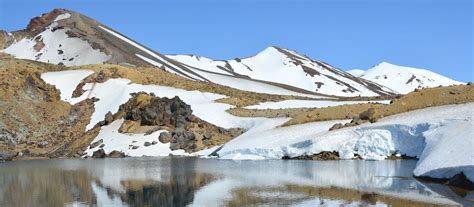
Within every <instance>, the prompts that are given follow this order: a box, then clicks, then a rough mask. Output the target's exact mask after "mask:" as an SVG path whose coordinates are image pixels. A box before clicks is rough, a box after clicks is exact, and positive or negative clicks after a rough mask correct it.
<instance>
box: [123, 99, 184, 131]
mask: <svg viewBox="0 0 474 207" xmlns="http://www.w3.org/2000/svg"><path fill="white" fill-rule="evenodd" d="M136 106H139V107H136ZM119 110H120V111H125V116H124V118H125V120H132V121H137V122H139V123H140V125H142V126H156V125H158V126H173V127H176V128H180V127H184V126H185V125H186V122H188V121H191V120H192V119H193V115H192V112H193V111H192V110H191V107H190V106H189V105H187V104H186V103H184V102H183V101H182V100H181V99H180V98H179V97H177V96H175V97H174V98H172V99H168V98H157V97H154V96H147V95H143V94H137V95H136V96H134V98H132V99H131V100H130V101H129V102H127V103H126V104H124V105H122V106H120V109H119Z"/></svg>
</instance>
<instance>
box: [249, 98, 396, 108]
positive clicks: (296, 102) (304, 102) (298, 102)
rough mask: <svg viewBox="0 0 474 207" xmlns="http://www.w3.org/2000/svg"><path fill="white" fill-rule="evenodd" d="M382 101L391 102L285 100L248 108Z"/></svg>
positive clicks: (328, 105) (326, 105) (297, 106)
mask: <svg viewBox="0 0 474 207" xmlns="http://www.w3.org/2000/svg"><path fill="white" fill-rule="evenodd" d="M365 103H380V104H389V103H390V100H384V101H320V100H317V101H315V100H284V101H279V102H265V103H260V104H258V105H253V106H247V107H245V108H247V109H289V108H322V107H330V106H340V105H346V104H365Z"/></svg>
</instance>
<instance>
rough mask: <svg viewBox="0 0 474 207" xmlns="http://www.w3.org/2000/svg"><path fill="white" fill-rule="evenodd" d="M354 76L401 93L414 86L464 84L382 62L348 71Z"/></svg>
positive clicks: (430, 73) (419, 70)
mask: <svg viewBox="0 0 474 207" xmlns="http://www.w3.org/2000/svg"><path fill="white" fill-rule="evenodd" d="M348 72H349V73H351V74H353V75H354V76H357V77H360V78H363V79H366V80H370V81H372V82H375V83H378V84H380V85H383V86H385V87H388V88H390V89H392V90H395V91H397V92H398V93H401V94H407V93H410V92H412V91H413V90H415V89H416V88H431V87H438V86H450V85H460V84H464V83H462V82H459V81H455V80H452V79H450V78H447V77H444V76H442V75H439V74H437V73H434V72H431V71H429V70H425V69H418V68H411V67H404V66H399V65H394V64H390V63H387V62H382V63H380V64H378V65H376V66H375V67H373V68H371V69H369V70H367V71H362V70H351V71H348Z"/></svg>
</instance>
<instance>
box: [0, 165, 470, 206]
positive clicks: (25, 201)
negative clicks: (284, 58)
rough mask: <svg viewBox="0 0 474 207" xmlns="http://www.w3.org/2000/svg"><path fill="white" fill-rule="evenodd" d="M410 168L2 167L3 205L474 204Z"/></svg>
mask: <svg viewBox="0 0 474 207" xmlns="http://www.w3.org/2000/svg"><path fill="white" fill-rule="evenodd" d="M414 167H415V161H323V162H318V161H294V160H290V161H288V160H265V161H230V160H215V159H196V158H126V159H105V160H50V161H18V162H7V163H0V206H81V205H86V206H87V205H99V206H101V205H105V206H216V205H224V206H244V205H253V206H254V205H272V206H273V205H285V206H288V205H293V206H317V205H329V206H333V205H336V206H340V205H351V206H353V205H355V206H357V205H377V206H385V205H392V206H406V205H411V206H427V205H430V206H431V205H459V204H462V205H474V203H472V200H471V201H470V200H469V199H472V198H471V197H473V196H472V195H473V194H474V193H473V192H470V193H467V194H464V195H462V196H460V195H459V194H456V193H455V192H453V191H452V190H451V189H450V188H449V187H446V186H442V185H438V184H433V183H431V184H426V183H422V182H419V181H417V180H415V179H413V178H412V177H411V174H412V171H413V168H414Z"/></svg>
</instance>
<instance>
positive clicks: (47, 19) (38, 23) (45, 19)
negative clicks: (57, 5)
mask: <svg viewBox="0 0 474 207" xmlns="http://www.w3.org/2000/svg"><path fill="white" fill-rule="evenodd" d="M64 13H66V10H64V9H54V10H53V11H51V12H48V13H44V14H42V15H41V16H39V17H34V18H33V19H31V20H30V23H28V26H27V27H26V29H27V30H28V31H32V32H35V31H37V30H40V29H43V28H44V27H45V26H47V25H49V24H51V22H53V21H54V19H56V17H57V16H59V15H60V14H64Z"/></svg>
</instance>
